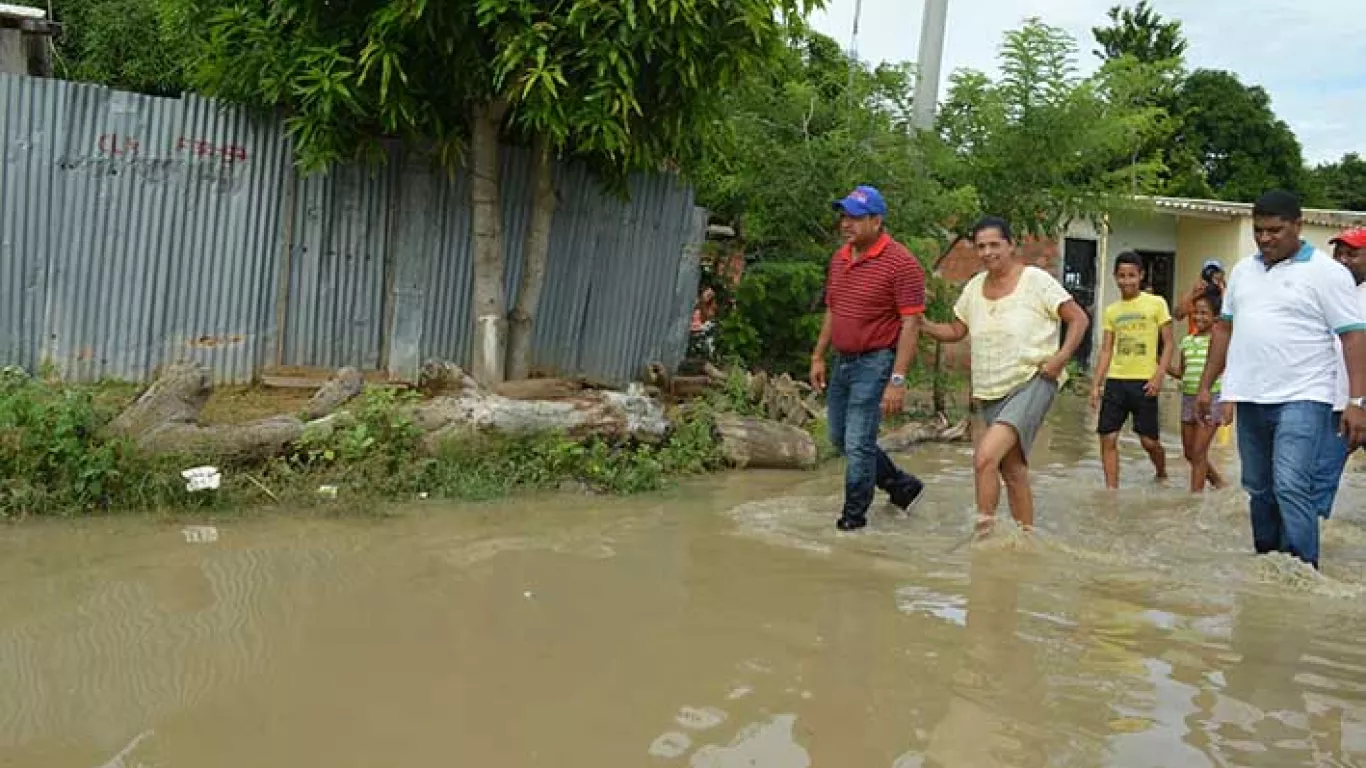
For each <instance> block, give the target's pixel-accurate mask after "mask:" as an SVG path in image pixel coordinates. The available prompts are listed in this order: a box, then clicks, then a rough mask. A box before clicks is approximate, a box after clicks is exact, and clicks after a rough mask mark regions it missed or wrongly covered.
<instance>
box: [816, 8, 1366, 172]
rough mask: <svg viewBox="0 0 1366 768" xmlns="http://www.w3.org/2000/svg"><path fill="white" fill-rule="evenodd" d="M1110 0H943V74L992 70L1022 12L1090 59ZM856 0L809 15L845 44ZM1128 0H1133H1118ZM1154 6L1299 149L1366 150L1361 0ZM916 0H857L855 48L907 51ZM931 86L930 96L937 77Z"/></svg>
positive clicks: (1196, 60) (873, 55)
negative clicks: (1267, 102) (1237, 80)
mask: <svg viewBox="0 0 1366 768" xmlns="http://www.w3.org/2000/svg"><path fill="white" fill-rule="evenodd" d="M1117 2H1119V0H949V25H948V34H947V36H946V38H945V43H944V67H943V73H944V78H945V81H944V82H945V84H946V83H947V78H948V76H949V74H950V73H952V72H953V71H954V70H955V69H959V68H963V67H970V68H973V69H980V70H983V71H986V72H988V73H994V72H995V57H996V50H997V46H998V45H999V44H1000V41H1001V35H1002V34H1003V33H1004V32H1005V30H1007V29H1009V28H1011V27H1015V26H1018V25H1019V23H1020V22H1021V21H1022V20H1023V19H1025V18H1026V17H1028V16H1038V17H1040V18H1041V19H1043V20H1044V21H1045V22H1046V23H1048V24H1052V25H1054V26H1058V27H1062V28H1064V29H1066V30H1068V31H1069V32H1071V33H1072V35H1073V36H1074V37H1075V38H1076V39H1077V40H1078V42H1079V44H1080V50H1079V55H1078V57H1077V58H1078V63H1079V64H1081V65H1082V66H1083V67H1085V68H1086V70H1087V71H1090V70H1092V69H1094V68H1095V64H1096V62H1097V59H1096V58H1095V56H1093V55H1092V53H1091V51H1092V50H1093V49H1094V48H1095V43H1094V40H1093V39H1092V37H1091V28H1092V27H1094V26H1097V25H1100V24H1103V23H1105V22H1106V21H1107V19H1106V17H1105V11H1106V9H1107V8H1109V7H1110V6H1111V5H1114V4H1116V3H1117ZM855 4H856V0H827V8H826V10H825V11H823V12H820V13H818V14H816V15H815V16H814V17H813V18H812V22H813V24H814V25H815V27H816V28H817V29H819V30H820V31H822V32H824V33H826V34H828V35H830V36H832V37H834V38H835V39H836V40H838V41H840V43H841V44H842V45H843V46H848V45H849V39H850V33H851V32H852V30H853V19H854V7H855ZM1124 4H1125V5H1132V4H1133V2H1128V1H1127V0H1126V2H1124ZM1151 4H1152V5H1153V7H1155V8H1156V9H1157V10H1158V12H1160V13H1161V14H1162V15H1163V16H1166V17H1168V18H1173V19H1179V20H1180V21H1181V22H1182V24H1183V25H1184V28H1185V32H1186V37H1187V39H1188V40H1189V41H1190V49H1189V50H1188V51H1187V53H1186V60H1187V64H1188V66H1190V67H1191V68H1196V67H1205V68H1210V69H1225V70H1229V71H1232V72H1236V73H1238V75H1239V76H1240V77H1241V78H1242V80H1243V82H1244V83H1247V84H1257V85H1261V86H1262V87H1264V88H1266V89H1267V91H1268V92H1270V94H1271V99H1272V107H1273V108H1274V109H1275V110H1276V114H1277V115H1279V116H1280V117H1281V119H1283V120H1285V121H1286V122H1288V123H1290V125H1291V127H1292V128H1294V130H1295V133H1296V135H1298V136H1299V139H1300V143H1301V144H1303V145H1304V153H1305V158H1306V159H1307V160H1309V161H1311V162H1318V161H1324V160H1336V159H1338V158H1340V157H1341V156H1342V155H1343V153H1345V152H1360V153H1362V154H1366V0H1298V1H1297V2H1293V1H1291V0H1152V3H1151ZM923 10H924V4H923V0H863V16H862V21H861V23H860V24H859V38H858V48H859V56H860V58H862V59H864V60H866V61H870V62H874V63H875V62H878V61H884V60H885V61H909V60H914V59H915V56H916V52H917V49H918V48H919V45H920V17H921V14H922V12H923ZM945 84H941V86H940V92H939V93H940V98H941V99H942V98H943V97H944V92H945V88H946V85H945Z"/></svg>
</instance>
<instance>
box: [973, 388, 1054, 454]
mask: <svg viewBox="0 0 1366 768" xmlns="http://www.w3.org/2000/svg"><path fill="white" fill-rule="evenodd" d="M1057 396H1058V382H1056V381H1049V380H1048V379H1046V378H1044V377H1043V376H1039V375H1037V374H1036V375H1035V376H1034V378H1032V379H1030V380H1029V381H1028V382H1026V383H1025V384H1024V385H1022V386H1021V387H1019V388H1018V389H1016V390H1015V391H1014V392H1011V393H1010V394H1008V395H1006V396H1005V397H1003V398H1001V399H1000V400H983V401H981V402H980V403H979V406H980V408H981V410H982V420H983V421H985V422H986V424H987V426H991V425H992V424H1009V425H1010V426H1012V427H1014V428H1015V434H1017V435H1019V438H1020V453H1022V454H1024V457H1025V459H1028V458H1029V449H1030V448H1032V447H1033V446H1034V438H1035V437H1036V436H1037V435H1038V432H1039V427H1041V426H1043V420H1044V417H1046V416H1048V409H1049V408H1050V407H1051V406H1052V405H1053V399H1054V398H1056V397H1057Z"/></svg>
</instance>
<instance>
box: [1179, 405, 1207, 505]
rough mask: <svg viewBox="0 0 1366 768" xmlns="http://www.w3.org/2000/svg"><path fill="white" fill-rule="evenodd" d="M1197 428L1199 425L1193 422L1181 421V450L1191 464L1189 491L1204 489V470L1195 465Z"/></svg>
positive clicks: (1194, 491) (1196, 462)
mask: <svg viewBox="0 0 1366 768" xmlns="http://www.w3.org/2000/svg"><path fill="white" fill-rule="evenodd" d="M1198 429H1199V425H1198V424H1195V423H1194V422H1181V452H1182V454H1183V455H1184V456H1185V458H1186V461H1187V462H1188V463H1189V464H1190V465H1191V479H1190V489H1191V493H1199V492H1200V491H1202V490H1204V489H1205V472H1204V471H1202V470H1201V468H1200V467H1199V466H1197V464H1198V461H1197V459H1196V450H1195V439H1196V438H1195V433H1196V431H1197V430H1198Z"/></svg>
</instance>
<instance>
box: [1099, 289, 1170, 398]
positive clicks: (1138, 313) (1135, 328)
mask: <svg viewBox="0 0 1366 768" xmlns="http://www.w3.org/2000/svg"><path fill="white" fill-rule="evenodd" d="M1171 321H1172V315H1171V312H1170V311H1168V309H1167V300H1166V299H1164V298H1162V297H1161V296H1154V295H1152V294H1151V293H1148V292H1147V291H1144V292H1141V293H1139V294H1138V295H1137V296H1135V297H1133V298H1132V299H1124V300H1120V301H1117V302H1115V303H1114V304H1111V305H1110V306H1108V307H1106V308H1105V318H1104V326H1103V327H1104V328H1105V330H1107V331H1109V332H1110V333H1113V334H1114V335H1115V350H1114V355H1113V356H1112V357H1111V358H1110V370H1109V372H1108V374H1107V376H1108V378H1111V379H1130V380H1139V381H1147V380H1148V379H1151V378H1152V377H1153V376H1154V375H1155V374H1156V373H1157V346H1158V338H1159V333H1160V331H1161V330H1162V326H1163V325H1166V324H1167V323H1170V322H1171Z"/></svg>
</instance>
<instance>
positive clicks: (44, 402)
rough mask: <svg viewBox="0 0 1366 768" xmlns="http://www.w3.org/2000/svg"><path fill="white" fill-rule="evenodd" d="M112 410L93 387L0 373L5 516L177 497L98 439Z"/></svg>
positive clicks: (165, 476) (166, 477)
mask: <svg viewBox="0 0 1366 768" xmlns="http://www.w3.org/2000/svg"><path fill="white" fill-rule="evenodd" d="M114 413H115V412H114V410H113V409H112V408H111V407H110V406H109V405H108V404H107V403H101V402H100V400H99V399H97V398H96V397H95V393H94V392H91V391H88V390H84V391H82V390H67V389H62V388H54V387H50V386H48V385H46V384H43V383H41V382H39V381H36V380H33V379H30V378H28V377H27V376H26V375H24V374H23V373H22V372H17V371H13V370H10V369H6V371H4V372H0V518H6V517H25V516H28V515H39V514H57V513H76V512H90V511H96V510H102V509H109V508H111V507H115V506H118V505H120V504H125V503H128V502H129V501H130V500H133V501H136V503H139V504H144V505H145V504H155V503H158V502H161V501H163V500H165V499H168V498H172V497H173V496H175V495H177V493H176V491H177V487H176V486H177V485H179V483H178V481H179V477H177V476H176V475H174V474H173V473H163V472H160V471H159V470H160V469H163V468H164V467H160V466H158V465H156V464H154V463H153V462H149V461H146V460H144V459H143V458H142V457H140V456H138V455H137V453H136V452H135V451H134V450H133V449H132V446H130V445H128V444H127V443H125V442H123V441H120V440H110V439H106V438H104V437H102V436H101V435H100V428H101V427H103V426H104V425H105V424H107V423H108V422H109V420H110V419H111V418H112V417H113V415H114Z"/></svg>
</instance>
